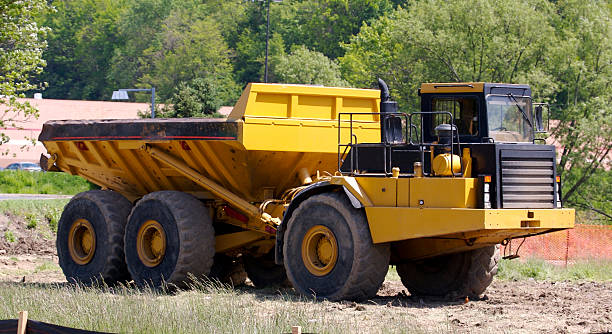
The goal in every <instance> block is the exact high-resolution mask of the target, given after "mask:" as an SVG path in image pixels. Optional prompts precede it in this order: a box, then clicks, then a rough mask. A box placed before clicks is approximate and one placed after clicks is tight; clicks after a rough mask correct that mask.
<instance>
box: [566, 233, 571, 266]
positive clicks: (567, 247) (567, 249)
mask: <svg viewBox="0 0 612 334" xmlns="http://www.w3.org/2000/svg"><path fill="white" fill-rule="evenodd" d="M566 231H567V232H566V234H565V268H567V259H568V257H569V240H570V230H569V229H567V230H566Z"/></svg>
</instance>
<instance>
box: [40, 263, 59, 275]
mask: <svg viewBox="0 0 612 334" xmlns="http://www.w3.org/2000/svg"><path fill="white" fill-rule="evenodd" d="M59 269H60V267H59V266H58V265H57V264H55V263H53V262H49V261H46V262H44V263H42V264H41V265H39V266H37V267H36V269H35V270H34V272H35V273H39V272H42V271H57V270H59Z"/></svg>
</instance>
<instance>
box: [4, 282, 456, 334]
mask: <svg viewBox="0 0 612 334" xmlns="http://www.w3.org/2000/svg"><path fill="white" fill-rule="evenodd" d="M0 299H1V300H3V303H1V304H0V317H1V318H2V319H11V318H16V316H17V314H18V312H19V311H20V310H28V312H29V318H31V319H34V320H39V321H45V322H50V323H55V324H59V325H63V326H69V327H76V328H81V329H87V330H96V331H106V332H115V333H116V332H119V333H126V332H128V333H288V332H291V326H302V330H303V331H304V332H308V333H352V332H383V333H420V332H424V331H422V330H419V329H418V328H415V322H416V318H415V316H414V315H412V314H410V313H409V312H410V310H406V309H403V308H381V307H380V306H378V305H367V304H364V305H365V310H363V311H356V310H355V309H354V308H351V307H350V306H348V305H345V304H340V303H330V302H314V301H313V300H310V299H307V298H303V297H299V296H296V295H293V294H287V293H280V294H270V293H265V294H264V293H261V292H260V291H259V290H254V289H246V290H239V289H238V290H234V289H231V288H227V287H223V286H219V285H217V284H212V283H202V284H196V285H195V288H194V289H193V290H191V291H183V292H179V293H177V294H174V295H170V294H163V293H158V292H154V291H150V290H145V291H142V290H136V289H131V288H126V287H117V288H114V289H109V288H105V287H102V288H89V287H81V286H72V285H27V284H17V283H0ZM347 307H348V308H347ZM443 328H444V325H443V324H441V326H440V329H439V330H438V331H437V332H440V333H441V332H444V330H443ZM428 332H432V331H431V329H428Z"/></svg>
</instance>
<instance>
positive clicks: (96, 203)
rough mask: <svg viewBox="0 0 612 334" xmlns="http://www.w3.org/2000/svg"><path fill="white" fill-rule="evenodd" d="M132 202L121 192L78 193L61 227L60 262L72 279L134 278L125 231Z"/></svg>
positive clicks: (86, 281)
mask: <svg viewBox="0 0 612 334" xmlns="http://www.w3.org/2000/svg"><path fill="white" fill-rule="evenodd" d="M131 208H132V204H131V203H130V201H128V200H127V199H126V198H125V197H123V196H122V195H121V194H119V193H116V192H113V191H107V190H104V191H103V190H91V191H86V192H82V193H80V194H77V195H76V196H74V197H73V198H72V199H71V200H70V202H68V204H67V205H66V207H65V208H64V211H63V212H62V217H61V218H60V221H59V224H58V229H57V241H56V246H57V255H58V257H59V265H60V267H61V268H62V271H63V272H64V275H65V276H66V279H67V280H68V281H69V282H71V281H72V282H80V283H84V284H92V283H94V282H96V281H103V282H104V283H107V284H114V283H117V282H121V281H127V280H129V279H130V274H129V272H128V270H127V267H126V264H125V259H124V248H123V246H124V245H123V233H124V229H125V224H126V222H127V217H128V215H129V214H130V209H131Z"/></svg>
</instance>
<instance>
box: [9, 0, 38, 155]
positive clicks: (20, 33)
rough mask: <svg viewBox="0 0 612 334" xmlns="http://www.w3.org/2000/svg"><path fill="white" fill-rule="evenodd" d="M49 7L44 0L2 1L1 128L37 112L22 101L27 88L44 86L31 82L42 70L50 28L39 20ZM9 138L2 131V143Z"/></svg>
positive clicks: (15, 124)
mask: <svg viewBox="0 0 612 334" xmlns="http://www.w3.org/2000/svg"><path fill="white" fill-rule="evenodd" d="M46 10H48V7H47V2H46V1H44V0H30V1H0V129H4V128H5V127H7V126H10V127H16V126H18V124H17V122H18V118H20V115H22V117H21V118H23V117H26V118H27V117H30V116H34V117H36V116H37V111H36V109H35V108H34V107H33V106H31V105H30V104H29V103H27V102H20V101H19V100H18V98H19V97H25V96H24V92H26V91H30V90H34V89H41V88H43V87H41V86H42V85H36V84H34V83H32V82H31V79H32V76H34V75H37V74H40V73H41V72H42V69H43V67H44V66H45V61H44V60H43V57H42V54H43V51H44V49H45V48H46V46H47V42H46V41H45V37H46V34H47V32H48V29H47V28H46V27H44V26H40V25H38V24H37V23H36V19H37V18H38V16H39V15H41V14H43V13H44V12H45V11H46ZM8 140H9V138H8V137H7V136H6V134H4V133H2V132H0V145H1V144H3V143H6V142H7V141H8Z"/></svg>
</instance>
